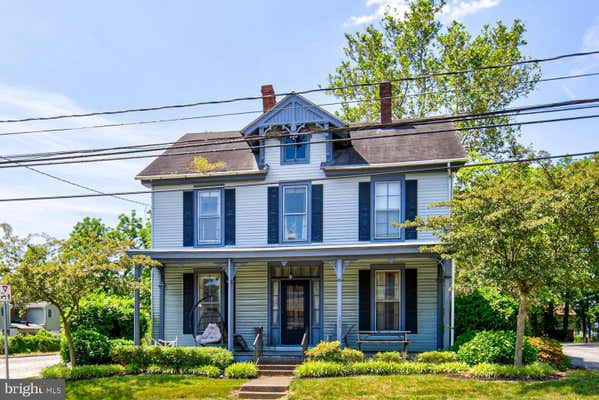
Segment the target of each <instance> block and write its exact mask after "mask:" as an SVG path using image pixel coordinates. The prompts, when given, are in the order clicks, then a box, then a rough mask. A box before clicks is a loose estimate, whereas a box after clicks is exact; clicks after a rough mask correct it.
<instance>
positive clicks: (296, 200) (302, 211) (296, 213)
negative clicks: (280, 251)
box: [283, 185, 308, 242]
mask: <svg viewBox="0 0 599 400" xmlns="http://www.w3.org/2000/svg"><path fill="white" fill-rule="evenodd" d="M306 240H308V186H307V185H293V186H283V241H285V242H301V241H306Z"/></svg>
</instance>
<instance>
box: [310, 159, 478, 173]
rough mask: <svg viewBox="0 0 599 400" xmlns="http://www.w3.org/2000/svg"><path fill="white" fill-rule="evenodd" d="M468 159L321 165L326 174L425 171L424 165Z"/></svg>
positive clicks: (458, 162)
mask: <svg viewBox="0 0 599 400" xmlns="http://www.w3.org/2000/svg"><path fill="white" fill-rule="evenodd" d="M467 161H468V159H467V158H465V157H460V158H443V159H433V160H417V161H404V162H396V163H377V164H355V165H326V164H323V165H322V166H321V168H322V170H323V171H324V172H325V174H326V175H343V174H345V173H354V172H358V173H359V172H362V171H363V172H364V173H368V172H371V171H373V170H385V169H390V170H393V169H401V168H406V167H422V170H423V171H426V167H430V166H433V165H447V164H449V163H451V164H454V166H456V164H457V165H458V166H459V165H463V164H465V163H466V162H467Z"/></svg>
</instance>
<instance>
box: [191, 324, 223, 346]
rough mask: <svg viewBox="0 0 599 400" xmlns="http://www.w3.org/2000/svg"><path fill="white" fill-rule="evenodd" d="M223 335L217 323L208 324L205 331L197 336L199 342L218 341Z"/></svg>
mask: <svg viewBox="0 0 599 400" xmlns="http://www.w3.org/2000/svg"><path fill="white" fill-rule="evenodd" d="M222 337H223V335H222V333H221V331H220V329H219V328H218V325H216V324H208V326H206V329H205V330H204V332H203V333H202V334H201V335H199V336H197V337H196V342H198V344H210V343H218V342H220V340H221V339H222Z"/></svg>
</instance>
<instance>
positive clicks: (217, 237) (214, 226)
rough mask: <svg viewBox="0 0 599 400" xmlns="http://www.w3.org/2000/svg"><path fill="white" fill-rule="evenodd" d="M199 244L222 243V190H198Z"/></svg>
mask: <svg viewBox="0 0 599 400" xmlns="http://www.w3.org/2000/svg"><path fill="white" fill-rule="evenodd" d="M197 210H198V220H199V221H198V226H199V229H198V238H197V239H198V244H218V243H221V226H222V223H221V219H222V218H221V217H222V211H221V210H222V207H221V190H220V189H211V190H200V191H198V208H197Z"/></svg>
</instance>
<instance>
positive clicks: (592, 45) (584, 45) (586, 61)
mask: <svg viewBox="0 0 599 400" xmlns="http://www.w3.org/2000/svg"><path fill="white" fill-rule="evenodd" d="M580 47H581V50H582V51H594V50H599V16H596V17H595V19H594V20H593V23H592V24H591V25H590V26H589V27H588V28H587V29H586V30H585V31H584V33H583V34H582V38H581V44H580ZM573 62H574V65H573V67H572V69H571V72H572V74H584V73H587V72H590V71H592V70H595V69H596V68H597V67H599V55H598V54H594V55H591V56H587V57H580V58H577V59H575V60H574V61H573Z"/></svg>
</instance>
